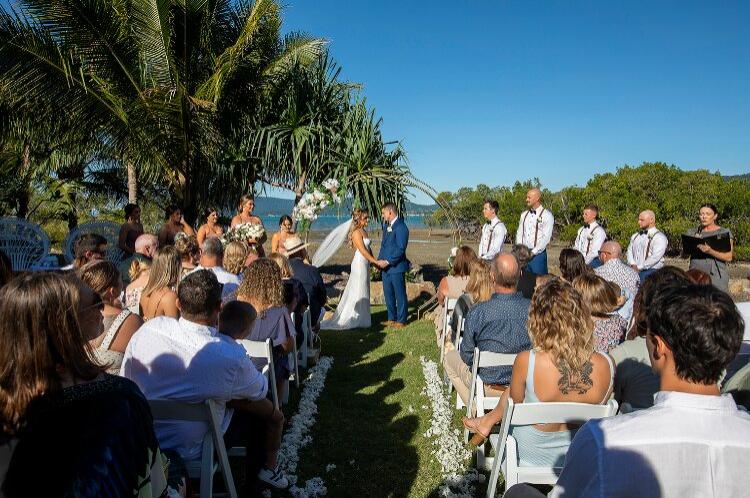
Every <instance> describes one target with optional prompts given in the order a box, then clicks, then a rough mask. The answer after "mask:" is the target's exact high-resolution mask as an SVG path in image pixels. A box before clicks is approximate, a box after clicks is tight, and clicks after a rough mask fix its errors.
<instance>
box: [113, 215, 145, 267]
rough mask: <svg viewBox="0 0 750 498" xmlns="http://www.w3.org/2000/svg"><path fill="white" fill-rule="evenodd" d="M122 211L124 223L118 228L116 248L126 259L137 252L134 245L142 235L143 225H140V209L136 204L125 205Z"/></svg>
mask: <svg viewBox="0 0 750 498" xmlns="http://www.w3.org/2000/svg"><path fill="white" fill-rule="evenodd" d="M124 211H125V223H123V224H122V226H121V227H120V234H119V236H118V237H117V247H119V248H120V250H121V251H122V252H124V253H125V256H126V257H129V256H132V255H133V254H135V253H136V251H137V249H136V247H135V243H136V241H137V240H138V237H140V236H141V235H143V224H141V208H140V207H138V204H127V205H125V208H124Z"/></svg>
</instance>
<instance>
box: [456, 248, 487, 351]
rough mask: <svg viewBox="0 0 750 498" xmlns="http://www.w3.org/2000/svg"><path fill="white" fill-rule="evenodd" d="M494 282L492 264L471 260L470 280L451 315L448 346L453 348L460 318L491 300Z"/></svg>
mask: <svg viewBox="0 0 750 498" xmlns="http://www.w3.org/2000/svg"><path fill="white" fill-rule="evenodd" d="M493 290H494V284H493V283H492V275H490V266H489V265H487V264H486V263H485V262H484V261H481V260H479V259H476V260H474V261H472V262H471V270H470V271H469V281H468V282H467V283H466V292H464V293H463V294H461V296H459V298H458V301H456V307H455V308H453V314H452V315H451V323H450V327H451V336H450V337H446V347H449V348H452V347H453V344H454V343H455V338H456V334H457V332H458V327H459V320H461V319H462V318H465V317H466V313H468V311H469V309H470V308H471V307H472V306H474V305H475V304H478V303H483V302H485V301H489V300H490V298H491V297H492V292H493Z"/></svg>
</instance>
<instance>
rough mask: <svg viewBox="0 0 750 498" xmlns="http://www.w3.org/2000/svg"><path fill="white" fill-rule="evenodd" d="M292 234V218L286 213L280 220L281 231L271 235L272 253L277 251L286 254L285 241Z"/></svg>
mask: <svg viewBox="0 0 750 498" xmlns="http://www.w3.org/2000/svg"><path fill="white" fill-rule="evenodd" d="M290 235H294V230H292V218H291V217H290V216H289V215H286V214H285V215H284V216H282V217H281V219H280V220H279V231H278V232H276V233H275V234H273V237H271V253H274V252H277V253H279V254H284V253H285V252H286V249H284V241H285V240H286V239H287V237H289V236H290Z"/></svg>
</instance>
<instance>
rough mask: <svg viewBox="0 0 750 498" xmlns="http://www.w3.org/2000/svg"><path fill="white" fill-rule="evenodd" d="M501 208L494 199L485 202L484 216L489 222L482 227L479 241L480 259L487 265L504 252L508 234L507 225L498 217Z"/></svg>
mask: <svg viewBox="0 0 750 498" xmlns="http://www.w3.org/2000/svg"><path fill="white" fill-rule="evenodd" d="M499 208H500V205H499V204H498V203H497V201H495V200H492V199H487V200H486V201H484V207H483V208H482V215H484V219H485V220H487V221H486V223H485V224H484V226H483V227H482V238H481V239H480V240H479V259H481V260H482V261H485V262H487V263H489V262H490V261H492V260H493V259H494V258H495V255H496V254H498V253H499V252H501V251H502V250H503V243H504V242H505V235H506V234H507V233H508V230H507V229H506V228H505V224H504V223H503V222H502V221H500V220H499V219H498V217H497V210H498V209H499Z"/></svg>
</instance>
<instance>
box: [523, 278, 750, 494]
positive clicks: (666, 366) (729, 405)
mask: <svg viewBox="0 0 750 498" xmlns="http://www.w3.org/2000/svg"><path fill="white" fill-rule="evenodd" d="M743 329H744V323H743V321H742V317H741V316H740V314H739V313H738V311H737V308H736V307H735V305H734V303H733V302H732V299H731V298H730V297H729V295H727V294H725V293H724V292H722V291H720V290H718V289H716V288H715V287H712V286H705V285H680V286H673V287H668V288H662V289H661V290H660V292H659V294H658V295H657V296H656V297H655V298H654V300H653V302H652V305H651V306H650V307H649V309H648V318H647V334H646V341H647V344H648V352H649V356H650V359H651V365H652V367H653V369H654V372H656V374H657V375H658V376H659V382H660V386H661V390H660V391H659V392H658V393H657V394H656V397H655V400H654V406H653V407H651V408H648V409H646V410H641V411H638V412H634V413H631V414H628V415H619V416H617V417H612V418H608V419H603V420H591V421H589V422H587V423H586V424H585V425H584V426H583V427H582V428H581V429H580V430H579V431H578V434H576V437H575V439H574V440H573V443H572V444H571V446H570V450H569V451H568V455H567V457H566V459H565V467H564V468H563V471H562V474H561V475H560V479H559V480H558V481H557V485H556V486H555V488H554V489H553V490H552V493H551V494H550V496H587V497H599V496H602V497H603V496H606V497H618V496H623V497H624V496H674V497H682V496H746V495H747V492H748V489H750V473H748V472H747V462H748V460H750V415H748V414H747V412H744V411H741V410H739V409H738V408H737V405H736V404H735V402H734V400H733V399H732V397H731V396H730V395H729V394H724V395H721V394H720V393H719V386H718V384H717V383H718V381H719V378H720V377H721V375H722V372H723V370H724V369H725V368H726V367H727V365H729V363H730V362H731V361H732V359H733V358H734V357H735V356H736V355H737V353H738V351H739V349H740V344H741V342H742V333H743ZM592 465H595V469H596V471H594V472H592ZM516 496H518V495H516Z"/></svg>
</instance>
